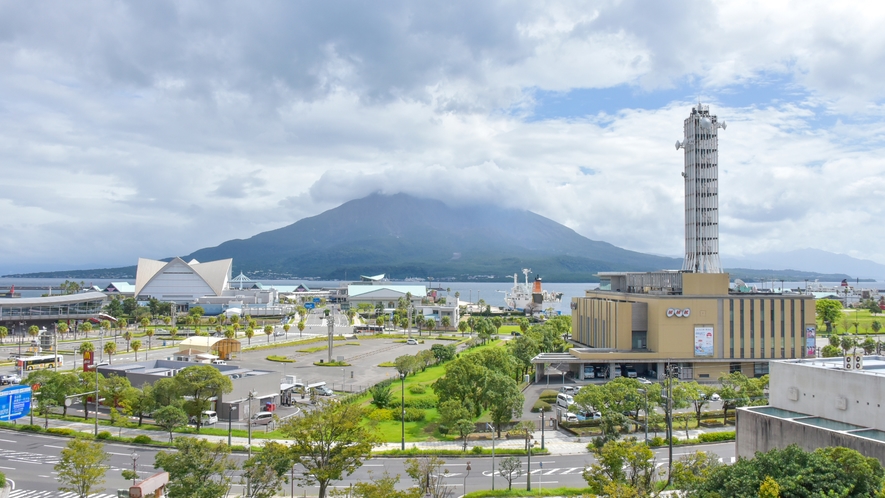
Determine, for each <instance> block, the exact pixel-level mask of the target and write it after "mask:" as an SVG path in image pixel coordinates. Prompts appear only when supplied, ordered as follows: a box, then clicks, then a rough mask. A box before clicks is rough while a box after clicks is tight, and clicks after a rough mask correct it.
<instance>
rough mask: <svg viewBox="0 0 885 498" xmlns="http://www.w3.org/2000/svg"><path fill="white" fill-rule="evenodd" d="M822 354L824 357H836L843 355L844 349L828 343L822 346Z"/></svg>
mask: <svg viewBox="0 0 885 498" xmlns="http://www.w3.org/2000/svg"><path fill="white" fill-rule="evenodd" d="M820 355H821V356H822V357H824V358H835V357H837V356H842V350H841V349H839V346H835V345H833V344H827V345H826V346H824V347H822V348H821V350H820Z"/></svg>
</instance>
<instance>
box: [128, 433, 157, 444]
mask: <svg viewBox="0 0 885 498" xmlns="http://www.w3.org/2000/svg"><path fill="white" fill-rule="evenodd" d="M132 442H133V443H136V444H151V443H152V442H154V440H153V439H151V437H150V436H148V435H146V434H139V435H137V436H135V437H134V438H132Z"/></svg>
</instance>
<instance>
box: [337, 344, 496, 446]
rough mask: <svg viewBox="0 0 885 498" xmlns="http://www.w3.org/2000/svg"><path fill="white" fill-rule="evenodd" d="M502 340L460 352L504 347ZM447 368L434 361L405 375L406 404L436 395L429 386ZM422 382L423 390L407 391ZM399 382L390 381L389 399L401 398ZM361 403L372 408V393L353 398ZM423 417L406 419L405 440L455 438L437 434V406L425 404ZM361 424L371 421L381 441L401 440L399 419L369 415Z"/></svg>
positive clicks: (478, 420) (471, 352)
mask: <svg viewBox="0 0 885 498" xmlns="http://www.w3.org/2000/svg"><path fill="white" fill-rule="evenodd" d="M503 345H504V343H503V342H501V341H492V342H490V343H488V344H486V345H485V346H479V347H476V348H473V349H471V350H469V351H465V352H463V353H460V354H464V355H469V354H474V353H475V352H476V351H480V350H482V349H484V348H493V347H503ZM445 373H446V369H445V365H444V364H443V365H434V366H432V367H428V368H427V369H426V370H424V371H423V372H418V373H415V374H412V375H410V376H408V377H406V379H405V400H406V404H408V403H409V401H410V400H414V399H419V398H429V397H435V393H434V392H433V388H431V387H430V386H431V385H432V384H433V383H434V382H435V381H436V379H438V378H440V377H442V376H443V375H445ZM418 384H420V385H423V386H424V387H425V389H426V390H425V392H424V393H422V394H412V393H411V392H410V391H409V388H410V387H411V386H414V385H418ZM401 385H402V383H400V382H394V383H392V384H391V385H390V394H391V399H393V400H400V399H401V397H402V396H403V391H402V388H401ZM355 402H356V403H359V404H360V405H361V406H363V407H365V408H368V409H370V410H371V409H373V408H374V405H372V395H371V394H369V393H365V394H363V395H362V396H360V397H359V398H358V399H357V400H356V401H355ZM393 410H398V408H393ZM424 414H425V416H424V420H422V421H418V422H406V424H405V431H406V441H407V442H419V441H455V440H457V438H456V437H454V436H453V435H444V434H440V433H439V431H438V430H437V429H438V427H439V423H438V422H437V421H438V420H439V412H437V410H436V408H425V409H424ZM487 420H488V415H487V414H483V415H482V416H481V417H480V418H479V419H477V422H483V421H487ZM363 423H364V424H374V425H375V427H377V429H378V431H379V435H380V437H381V440H382V441H386V442H397V441H400V440H401V434H400V433H401V430H402V427H401V424H400V422H399V421H398V420H384V421H380V422H376V421H372V420H369V419H368V418H366V419H364V420H363Z"/></svg>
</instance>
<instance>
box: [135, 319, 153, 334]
mask: <svg viewBox="0 0 885 498" xmlns="http://www.w3.org/2000/svg"><path fill="white" fill-rule="evenodd" d="M138 324H139V325H141V331H142V332H146V331H147V328H148V325H150V324H151V320H150V319H149V318H148V317H144V318H142V319H141V320H139V321H138Z"/></svg>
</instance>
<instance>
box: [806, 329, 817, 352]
mask: <svg viewBox="0 0 885 498" xmlns="http://www.w3.org/2000/svg"><path fill="white" fill-rule="evenodd" d="M816 335H817V327H816V326H815V325H808V326H806V327H805V356H806V357H809V358H814V357H815V356H817V344H815V342H816V338H815V336H816Z"/></svg>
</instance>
